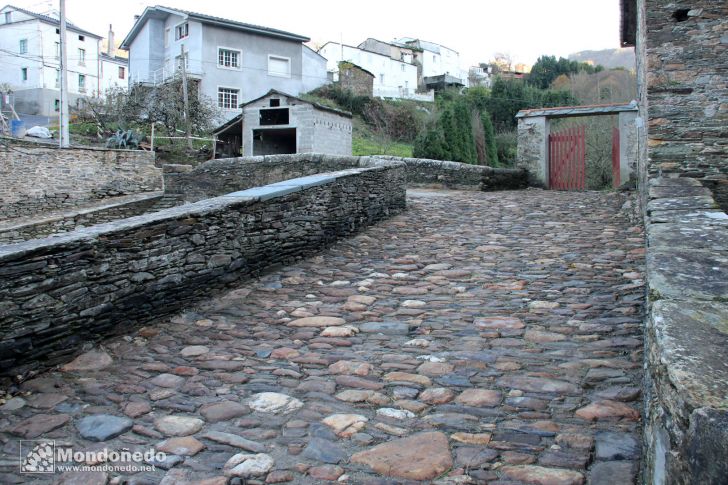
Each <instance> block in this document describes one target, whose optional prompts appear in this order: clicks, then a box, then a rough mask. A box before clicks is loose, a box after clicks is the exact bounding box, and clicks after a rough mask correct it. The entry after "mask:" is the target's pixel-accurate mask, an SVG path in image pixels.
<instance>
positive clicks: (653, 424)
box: [645, 178, 728, 484]
mask: <svg viewBox="0 0 728 485" xmlns="http://www.w3.org/2000/svg"><path fill="white" fill-rule="evenodd" d="M649 199H650V200H649V202H648V204H647V215H646V225H647V228H646V229H647V239H648V240H647V243H648V248H647V283H648V288H649V300H648V301H649V307H648V308H649V310H648V316H647V328H646V335H645V337H646V349H645V350H646V356H645V358H646V364H647V365H646V367H647V373H646V389H645V391H646V396H645V397H646V399H645V403H646V410H645V411H646V412H645V416H646V423H645V447H646V453H645V468H646V469H645V481H646V482H648V483H655V484H692V483H724V481H725V478H726V477H728V461H727V460H726V456H728V364H726V356H728V277H726V275H728V215H726V214H725V213H724V212H722V211H721V210H719V209H718V206H717V204H716V203H715V201H714V200H713V197H712V196H711V194H710V192H709V191H708V190H707V189H705V188H703V187H702V186H701V184H700V182H699V181H697V180H695V179H690V178H657V179H653V180H651V181H650V187H649Z"/></svg>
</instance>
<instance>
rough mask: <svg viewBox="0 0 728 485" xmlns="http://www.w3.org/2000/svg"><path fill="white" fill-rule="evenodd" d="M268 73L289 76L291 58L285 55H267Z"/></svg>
mask: <svg viewBox="0 0 728 485" xmlns="http://www.w3.org/2000/svg"><path fill="white" fill-rule="evenodd" d="M268 75H269V76H277V77H291V60H290V59H289V58H287V57H278V56H268Z"/></svg>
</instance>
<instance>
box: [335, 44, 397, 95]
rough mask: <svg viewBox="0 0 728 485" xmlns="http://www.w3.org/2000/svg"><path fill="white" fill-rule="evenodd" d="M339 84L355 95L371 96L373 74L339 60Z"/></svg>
mask: <svg viewBox="0 0 728 485" xmlns="http://www.w3.org/2000/svg"><path fill="white" fill-rule="evenodd" d="M387 55H388V54H387ZM339 86H340V87H341V89H348V90H349V91H351V92H352V93H354V94H355V95H357V96H369V97H370V98H371V97H372V96H373V93H374V74H372V73H370V72H369V71H366V70H364V69H362V68H361V67H359V66H357V65H356V64H352V63H350V62H339Z"/></svg>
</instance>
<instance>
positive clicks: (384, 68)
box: [319, 42, 434, 101]
mask: <svg viewBox="0 0 728 485" xmlns="http://www.w3.org/2000/svg"><path fill="white" fill-rule="evenodd" d="M319 53H320V54H321V55H322V56H324V57H325V58H326V60H327V63H326V68H327V69H328V70H329V72H331V73H334V80H337V76H338V66H339V62H341V61H346V62H351V63H353V64H356V65H357V66H360V67H362V68H363V69H366V70H367V71H369V72H371V73H372V74H374V96H377V97H380V98H400V99H418V100H423V101H433V100H434V97H433V94H432V93H425V94H420V93H417V66H415V65H414V64H411V63H409V62H404V61H400V60H397V59H393V58H392V57H391V56H390V55H385V54H380V53H377V52H372V51H367V50H364V49H360V48H358V47H353V46H349V45H346V44H343V45H342V44H341V43H337V42H327V43H326V44H324V45H323V46H322V47H321V48H320V49H319Z"/></svg>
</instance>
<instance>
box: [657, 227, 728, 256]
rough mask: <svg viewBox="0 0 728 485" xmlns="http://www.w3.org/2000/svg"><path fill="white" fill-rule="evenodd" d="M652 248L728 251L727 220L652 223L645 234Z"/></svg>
mask: <svg viewBox="0 0 728 485" xmlns="http://www.w3.org/2000/svg"><path fill="white" fill-rule="evenodd" d="M647 240H648V242H649V246H650V247H651V248H654V249H668V250H670V251H674V250H675V249H676V248H679V247H682V248H685V249H707V250H711V251H726V252H728V221H720V220H710V219H709V220H707V221H706V220H703V219H700V220H693V221H690V222H672V223H665V224H653V225H652V226H651V227H650V230H649V232H648V234H647Z"/></svg>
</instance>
